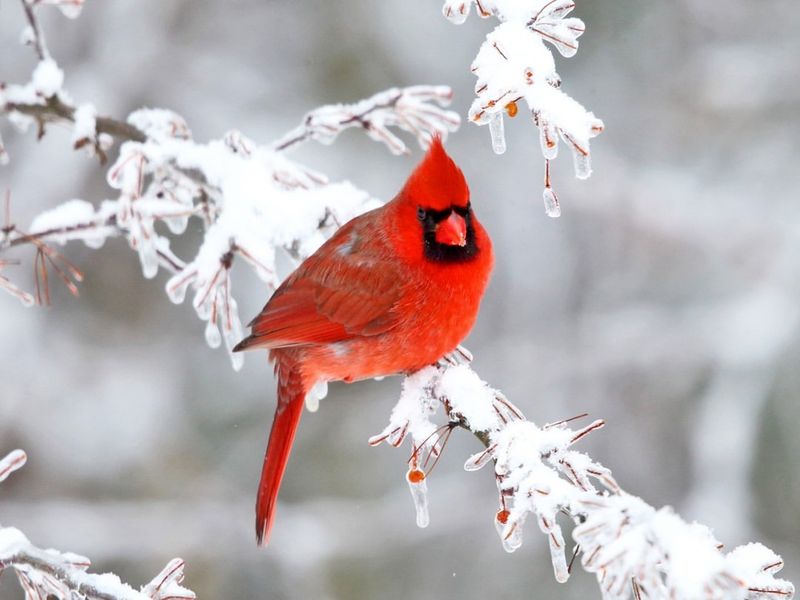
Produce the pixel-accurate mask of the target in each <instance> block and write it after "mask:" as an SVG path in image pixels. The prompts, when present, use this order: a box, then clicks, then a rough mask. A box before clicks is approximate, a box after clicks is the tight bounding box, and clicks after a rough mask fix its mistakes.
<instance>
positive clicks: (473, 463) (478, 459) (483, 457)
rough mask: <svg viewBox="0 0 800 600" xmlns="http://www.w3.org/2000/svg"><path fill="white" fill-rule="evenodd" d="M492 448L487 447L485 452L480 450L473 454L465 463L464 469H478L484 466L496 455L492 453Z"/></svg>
mask: <svg viewBox="0 0 800 600" xmlns="http://www.w3.org/2000/svg"><path fill="white" fill-rule="evenodd" d="M493 448H494V447H492V448H487V449H486V450H484V451H483V452H478V453H477V454H473V455H472V456H470V457H469V458H468V459H467V462H465V463H464V470H465V471H477V470H478V469H480V468H481V467H483V466H484V465H485V464H486V463H488V462H489V461H490V460H492V458H493V457H494V454H492V449H493Z"/></svg>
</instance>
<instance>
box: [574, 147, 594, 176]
mask: <svg viewBox="0 0 800 600" xmlns="http://www.w3.org/2000/svg"><path fill="white" fill-rule="evenodd" d="M572 159H573V162H574V163H575V177H577V178H578V179H588V178H589V176H590V175H591V174H592V159H591V158H590V156H589V153H588V152H583V151H581V150H578V149H577V148H575V147H573V148H572Z"/></svg>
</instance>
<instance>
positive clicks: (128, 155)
mask: <svg viewBox="0 0 800 600" xmlns="http://www.w3.org/2000/svg"><path fill="white" fill-rule="evenodd" d="M22 1H23V4H24V6H25V8H26V15H27V18H28V21H29V28H28V29H29V31H30V34H29V35H28V36H27V39H29V40H30V42H31V44H32V45H33V46H34V47H35V48H37V49H39V48H41V49H46V43H45V40H44V36H43V34H42V30H41V27H40V26H39V24H38V21H37V20H36V15H35V12H34V10H33V6H32V4H31V3H30V2H28V0H22ZM49 3H56V4H59V5H61V4H64V5H66V4H68V2H67V0H64V2H62V3H59V2H57V0H52V1H51V2H49ZM37 55H38V56H39V58H40V60H39V63H38V64H37V66H36V68H35V69H34V71H33V74H32V76H31V80H30V81H29V82H28V83H26V84H15V85H6V86H4V87H2V88H0V111H1V112H3V113H5V114H6V115H7V117H8V118H9V120H11V121H12V122H13V123H15V124H17V125H18V126H20V127H22V128H23V129H24V128H25V127H27V126H29V125H30V124H31V123H35V124H37V125H38V129H39V135H43V134H44V131H45V125H46V123H49V122H54V121H61V122H67V123H71V124H72V127H73V136H72V139H73V145H74V147H75V148H76V149H79V148H85V149H87V150H89V152H90V153H91V154H95V155H97V156H99V157H100V159H101V162H104V161H105V159H106V156H107V152H108V151H109V149H110V147H111V145H112V141H113V138H116V139H117V140H118V141H121V142H122V144H121V146H120V149H119V155H118V156H117V160H116V161H115V162H114V164H113V165H112V166H111V168H110V169H109V170H108V173H107V181H108V184H109V185H110V186H111V188H113V189H114V190H116V197H112V198H111V199H109V200H105V201H103V202H102V203H101V204H100V206H95V205H94V204H92V203H90V202H87V201H85V200H81V199H73V200H69V201H68V202H66V203H64V204H62V205H60V206H58V207H56V208H54V209H52V210H50V211H47V212H45V213H43V214H41V215H39V216H38V217H37V218H36V219H34V221H33V223H32V224H31V225H30V227H28V228H27V229H25V230H23V229H21V228H20V227H19V226H17V225H15V224H14V223H12V222H11V219H10V209H8V208H7V209H6V219H5V226H4V227H3V229H2V230H1V231H0V252H2V251H4V250H8V249H10V248H13V247H16V246H21V245H26V244H29V245H32V246H34V247H35V249H36V255H35V256H36V258H35V261H34V267H35V268H34V272H35V276H36V277H35V284H36V293H35V295H31V294H29V293H27V292H24V291H23V290H21V289H20V288H19V287H17V286H15V285H14V284H12V283H11V282H10V281H9V280H8V279H7V278H6V277H2V276H0V288H1V289H3V290H5V291H6V292H9V293H11V294H13V295H14V296H16V297H17V298H19V300H20V301H21V302H22V303H23V304H24V305H30V304H31V303H32V299H33V300H35V301H36V302H38V303H40V304H47V303H49V298H50V294H49V284H48V281H49V276H48V273H49V272H50V271H52V272H54V273H55V274H56V275H57V276H58V277H59V278H60V280H61V281H62V282H63V283H64V284H65V285H66V286H67V288H68V289H69V290H70V291H71V292H72V293H73V294H75V295H77V293H78V288H77V283H78V282H80V281H81V280H82V278H83V275H82V273H81V272H80V271H79V270H78V269H77V267H75V266H74V265H72V264H71V263H69V261H68V260H67V259H66V257H64V256H63V255H62V254H61V253H60V252H58V251H57V250H56V249H55V248H54V246H53V244H65V243H66V242H68V241H72V240H80V241H83V242H84V243H85V244H87V245H88V246H89V247H91V248H99V247H100V246H102V244H103V243H104V242H105V240H106V239H108V238H109V237H124V238H125V239H126V240H127V241H128V244H129V245H130V247H131V249H133V250H134V251H135V252H136V253H137V254H138V256H139V259H140V262H141V265H142V272H143V274H144V276H145V277H147V278H152V277H155V276H156V274H157V273H158V270H159V268H160V267H163V268H165V269H166V270H167V271H169V272H170V273H172V274H173V277H172V278H171V279H170V280H169V281H168V282H167V285H166V291H167V294H168V295H169V297H170V299H171V300H173V301H174V302H182V301H183V299H184V298H185V296H186V292H187V289H188V288H189V287H191V288H193V289H194V290H195V294H194V301H193V306H194V308H195V310H196V312H197V314H198V316H199V317H200V318H201V319H202V320H203V321H205V322H206V329H205V337H206V341H207V343H208V344H209V345H210V346H212V347H218V346H220V345H221V343H222V341H223V340H224V342H225V345H226V347H227V348H228V350H230V349H231V348H232V347H233V346H234V345H235V343H236V342H237V341H238V339H239V338H240V337H241V329H242V327H241V323H240V321H239V316H238V310H237V304H236V301H235V299H234V294H233V291H232V281H231V277H230V272H231V268H232V266H233V262H234V260H235V259H236V258H241V259H242V260H243V261H244V262H246V263H247V264H249V265H250V266H251V267H252V268H253V270H254V271H255V272H256V274H257V275H258V276H259V277H260V278H261V279H262V280H264V281H265V282H266V283H267V284H268V285H269V286H271V287H275V286H276V285H277V284H278V283H279V278H278V277H277V274H276V270H277V269H276V267H275V260H276V252H277V251H278V250H280V249H282V250H284V251H285V252H287V253H288V254H289V255H290V256H291V257H292V258H293V259H295V260H299V259H302V258H304V257H306V256H308V255H309V254H311V253H312V252H313V251H314V250H316V248H317V247H318V246H319V245H320V244H322V242H324V241H325V239H326V237H327V236H328V235H330V234H331V233H332V232H333V231H334V230H335V229H336V228H338V227H339V226H340V225H341V224H342V223H344V222H346V221H348V220H350V219H351V218H352V217H354V216H356V215H357V214H360V213H361V212H364V211H365V210H369V209H371V208H374V207H375V206H377V205H378V204H379V203H378V201H377V200H375V199H373V198H371V197H370V196H369V195H368V194H367V193H366V192H364V191H362V190H359V189H358V188H356V187H355V186H353V185H352V184H350V183H349V182H340V183H330V182H329V180H328V178H327V177H326V176H325V175H323V174H321V173H318V172H315V171H313V170H312V169H309V168H306V167H304V166H302V165H300V164H298V163H296V162H293V161H290V160H288V159H287V158H285V157H284V156H283V155H282V153H281V152H282V151H283V150H285V149H288V148H290V147H294V146H296V145H297V144H299V143H300V142H302V141H305V140H310V139H314V140H318V141H321V142H323V143H330V142H332V141H333V140H334V139H335V138H336V137H337V136H338V134H339V133H340V132H341V131H343V130H344V129H347V128H350V127H355V126H360V127H361V128H363V129H364V131H366V133H367V134H368V135H369V136H370V137H371V138H373V139H375V140H376V141H379V142H381V143H383V144H385V145H386V146H387V147H388V148H389V150H390V151H391V152H393V153H395V154H399V153H403V152H407V151H408V149H407V147H406V145H405V143H404V142H403V141H402V140H401V139H400V138H399V137H398V136H397V135H395V133H393V131H392V130H393V129H400V130H402V131H406V132H409V133H411V134H413V135H414V136H415V137H416V138H417V141H418V143H419V144H420V145H421V146H425V145H426V144H427V143H428V141H429V140H430V139H431V137H432V136H434V135H441V136H445V135H446V134H447V133H448V132H449V131H453V130H454V129H456V128H457V127H458V125H459V122H460V119H459V117H458V115H457V114H456V113H453V112H451V111H448V110H445V109H444V108H443V107H444V106H445V105H447V104H448V103H449V101H450V98H451V96H452V93H451V91H450V89H449V88H447V87H443V86H412V87H408V88H392V89H390V90H386V91H384V92H381V93H378V94H376V95H374V96H372V97H371V98H367V99H365V100H361V101H359V102H357V103H354V104H348V105H344V104H336V105H329V106H323V107H321V108H318V109H316V110H314V111H312V112H310V113H308V114H307V115H306V117H305V118H304V120H303V123H302V124H301V125H300V126H299V127H297V128H295V129H294V130H292V131H291V132H289V133H288V134H286V135H285V136H283V137H282V138H281V140H279V141H278V142H275V143H274V144H271V145H266V146H259V145H257V144H255V143H254V142H253V141H251V140H249V139H247V138H246V137H245V136H244V135H242V134H241V133H240V132H238V131H230V132H228V133H226V134H225V135H224V136H223V138H222V139H219V140H213V141H211V142H209V143H205V144H203V143H198V142H195V141H194V140H192V135H191V131H190V129H189V127H188V125H187V123H186V122H185V121H184V119H183V118H182V117H181V116H180V115H178V114H176V113H174V112H172V111H169V110H164V109H142V110H138V111H135V112H133V113H131V114H130V115H128V117H127V119H125V121H121V120H118V119H113V118H108V117H99V116H98V115H97V111H96V109H95V108H94V106H93V105H91V104H81V105H75V104H73V102H72V101H71V99H70V97H69V95H68V94H67V93H66V92H65V91H64V90H63V82H64V73H63V72H62V71H61V69H60V68H59V67H58V65H57V64H56V62H55V61H54V60H53V59H52V58H51V57H50V55H49V53H47V52H46V51H44V50H43V51H42V52H41V53H39V52H38V50H37ZM7 204H8V203H7ZM190 218H196V219H199V220H201V221H202V224H203V226H204V227H205V230H206V231H205V236H204V239H203V242H202V244H201V246H200V247H199V248H198V250H197V254H196V256H195V257H194V258H193V259H192V260H189V261H183V260H181V259H180V258H178V257H177V256H176V255H175V254H174V253H173V252H172V251H171V249H170V237H168V236H166V235H164V234H162V233H161V232H160V231H159V230H157V229H156V227H155V225H156V223H158V222H162V223H164V224H166V226H167V228H168V229H169V231H170V232H171V233H172V234H173V235H174V236H177V235H181V234H182V233H183V232H184V231H185V230H186V227H187V224H188V221H189V219H190ZM10 264H12V263H11V262H10V261H4V262H3V263H2V264H0V267H5V266H8V265H10ZM229 354H230V357H231V361H232V363H233V366H234V367H235V368H239V367H240V366H241V364H242V360H243V358H242V356H241V355H235V354H232V353H229Z"/></svg>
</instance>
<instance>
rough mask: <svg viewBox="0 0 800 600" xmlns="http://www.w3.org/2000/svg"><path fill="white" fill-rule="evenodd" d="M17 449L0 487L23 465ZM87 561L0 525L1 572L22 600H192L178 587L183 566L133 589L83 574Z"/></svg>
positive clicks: (175, 562) (3, 466) (174, 565)
mask: <svg viewBox="0 0 800 600" xmlns="http://www.w3.org/2000/svg"><path fill="white" fill-rule="evenodd" d="M26 459H27V457H26V456H25V453H24V452H23V451H22V450H14V451H13V452H11V453H10V454H8V455H7V456H6V457H5V458H3V459H0V482H2V481H3V480H4V479H6V477H8V475H9V474H10V473H12V472H13V471H15V470H17V469H19V468H20V467H22V466H23V465H24V464H25V461H26ZM90 566H91V562H90V561H89V559H88V558H85V557H83V556H79V555H77V554H73V553H71V552H59V551H57V550H53V549H47V550H43V549H41V548H37V547H36V546H34V545H33V544H31V542H30V541H29V540H28V538H27V537H25V535H24V534H23V533H22V532H21V531H20V530H19V529H16V528H14V527H3V526H2V525H0V573H2V571H3V570H4V569H13V570H14V573H15V574H16V576H17V579H18V580H19V584H20V586H21V587H22V589H23V590H24V591H25V598H26V599H29V600H33V599H34V598H39V599H41V598H56V599H57V600H73V599H75V598H84V599H86V600H193V599H194V598H195V594H194V592H192V591H191V590H188V589H186V588H185V587H183V586H182V585H181V582H182V581H183V567H184V562H183V560H181V559H180V558H175V559H172V560H171V561H170V562H169V563H168V564H167V566H166V567H164V569H162V571H161V572H160V573H159V574H158V575H156V576H155V577H154V578H153V579H152V580H151V581H150V582H149V583H148V584H146V585H144V586H142V587H141V589H140V590H138V591H137V590H135V589H134V588H132V587H131V586H130V585H128V584H126V583H123V582H122V581H120V579H119V577H117V576H116V575H114V574H113V573H103V574H97V573H88V572H87V570H88V568H89V567H90Z"/></svg>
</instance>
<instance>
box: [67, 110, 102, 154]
mask: <svg viewBox="0 0 800 600" xmlns="http://www.w3.org/2000/svg"><path fill="white" fill-rule="evenodd" d="M74 119H75V125H74V126H73V128H72V143H73V145H76V144H78V143H80V142H82V141H84V140H87V141H92V140H94V139H95V138H96V137H97V109H96V108H95V107H94V105H93V104H91V103H86V104H81V105H80V106H78V107H77V108H76V109H75V114H74Z"/></svg>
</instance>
